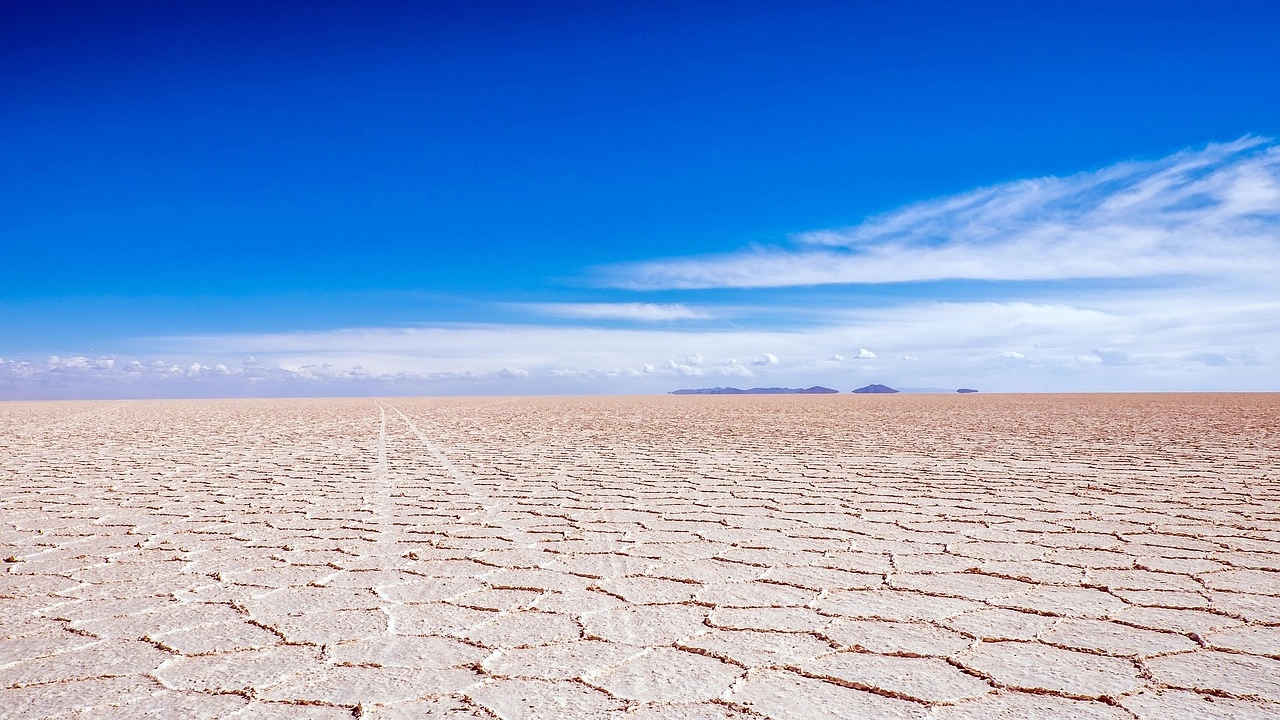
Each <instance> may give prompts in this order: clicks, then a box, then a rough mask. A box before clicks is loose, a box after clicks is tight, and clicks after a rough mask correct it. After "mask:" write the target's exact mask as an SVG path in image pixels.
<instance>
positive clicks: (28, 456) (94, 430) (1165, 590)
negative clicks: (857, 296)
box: [0, 395, 1280, 720]
mask: <svg viewBox="0 0 1280 720" xmlns="http://www.w3.org/2000/svg"><path fill="white" fill-rule="evenodd" d="M1278 430H1280V396H1278V395H1159V396H1156V395H1090V396H1084V395H1081V396H1051V395H1044V396H1026V395H1021V396H1019V395H1007V396H1001V395H988V396H983V395H967V396H958V397H951V396H906V395H897V396H887V397H882V396H835V397H832V396H815V397H788V396H783V397H636V398H515V399H513V398H469V399H393V400H384V401H375V400H279V401H200V402H193V401H188V402H104V403H8V404H0V511H2V515H0V557H3V558H4V561H3V563H0V608H2V609H3V612H0V718H94V717H99V718H105V717H121V718H123V717H130V718H136V717H178V716H182V717H201V718H203V717H208V718H218V717H233V718H237V717H238V718H251V717H279V718H295V717H296V718H330V717H332V718H338V717H358V718H401V717H403V718H409V717H413V718H430V717H475V718H495V717H497V718H619V719H621V718H628V717H634V718H776V719H778V720H783V719H788V718H824V717H830V718H844V717H877V718H880V717H883V718H933V719H935V720H944V719H946V718H970V717H972V718H1004V717H1010V718H1013V717H1032V716H1034V717H1038V718H1055V717H1060V718H1144V719H1145V718H1153V719H1154V718H1169V717H1205V718H1228V717H1230V718H1280V680H1278V679H1280V560H1277V558H1280V432H1278Z"/></svg>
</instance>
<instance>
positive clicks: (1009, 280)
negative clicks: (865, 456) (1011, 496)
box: [0, 2, 1280, 398]
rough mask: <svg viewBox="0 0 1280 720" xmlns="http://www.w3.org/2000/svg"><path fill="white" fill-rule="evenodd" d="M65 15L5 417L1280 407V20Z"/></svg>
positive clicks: (1035, 13) (50, 60) (738, 10)
mask: <svg viewBox="0 0 1280 720" xmlns="http://www.w3.org/2000/svg"><path fill="white" fill-rule="evenodd" d="M631 5H634V7H629V6H624V5H622V4H613V5H609V4H600V3H579V4H574V3H536V4H535V3H524V4H515V3H511V4H507V3H459V4H431V3H422V4H386V5H384V6H380V7H370V6H369V5H368V4H357V3H312V4H308V5H307V7H306V9H305V10H300V9H299V6H297V5H296V4H286V3H244V4H236V3H220V4H216V5H214V4H202V5H197V4H174V3H152V4H146V3H127V2H126V3H110V4H104V3H79V4H78V3H68V4H58V5H56V6H54V5H49V4H47V3H34V2H23V3H16V4H13V5H11V6H10V7H8V8H6V21H5V22H4V23H0V168H3V170H4V172H2V173H0V247H2V249H3V261H0V358H2V360H0V398H4V397H7V398H34V397H113V396H166V395H169V396H190V395H198V396H204V395H209V396H217V395H273V394H284V395H303V394H305V395H314V394H392V393H415V394H437V393H439V394H458V393H475V394H487V393H583V392H590V393H595V392H618V393H632V392H635V393H645V392H665V391H667V390H670V389H674V388H676V387H683V386H689V385H719V384H734V385H748V386H750V385H798V384H804V385H809V384H824V385H830V386H832V387H838V388H841V389H849V388H852V387H857V386H858V385H862V384H866V383H867V382H885V383H889V384H895V385H899V386H907V387H945V388H954V387H959V386H975V387H979V388H982V389H984V390H992V391H1048V390H1061V391H1077V390H1085V391H1088V390H1277V389H1280V388H1278V387H1277V386H1276V381H1275V380H1274V379H1273V378H1275V377H1280V368H1278V367H1277V365H1280V341H1278V340H1277V339H1276V338H1278V337H1280V321H1277V320H1275V319H1274V318H1276V317H1280V291H1277V289H1276V287H1275V282H1274V278H1275V277H1277V276H1280V275H1277V273H1280V150H1277V145H1276V143H1275V141H1274V140H1273V138H1276V137H1280V43H1276V42H1275V40H1274V35H1273V33H1274V28H1275V27H1276V26H1277V21H1280V8H1277V7H1276V6H1275V5H1274V4H1270V3H1261V2H1259V3H1215V4H1209V3H1177V2H1173V3H1170V2H1162V3H1126V4H1123V6H1120V5H1119V4H1114V3H1072V4H1068V5H1064V6H1062V7H1049V6H1047V5H1048V4H1044V3H1006V4H1001V3H874V4H873V3H865V4H853V3H810V4H805V5H804V6H803V7H800V8H798V9H797V8H794V7H785V6H783V5H782V4H779V3H733V4H728V3H643V4H631Z"/></svg>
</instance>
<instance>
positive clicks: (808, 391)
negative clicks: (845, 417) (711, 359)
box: [667, 385, 840, 395]
mask: <svg viewBox="0 0 1280 720" xmlns="http://www.w3.org/2000/svg"><path fill="white" fill-rule="evenodd" d="M838 392H840V391H839V390H832V389H831V388H828V387H822V386H821V385H814V386H813V387H809V388H784V387H771V388H751V389H750V390H741V389H739V388H735V387H713V388H686V389H683V390H672V391H671V392H669V393H667V394H668V395H829V394H831V393H838Z"/></svg>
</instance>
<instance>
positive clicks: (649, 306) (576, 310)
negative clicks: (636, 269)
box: [517, 302, 715, 322]
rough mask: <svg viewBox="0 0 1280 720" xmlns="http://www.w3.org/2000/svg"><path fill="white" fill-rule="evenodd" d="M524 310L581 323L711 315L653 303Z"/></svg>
mask: <svg viewBox="0 0 1280 720" xmlns="http://www.w3.org/2000/svg"><path fill="white" fill-rule="evenodd" d="M517 307H525V308H529V309H531V310H534V311H535V312H539V313H542V314H544V315H554V316H556V317H566V318H579V319H583V320H636V321H642V322H662V321H668V320H710V319H712V318H714V317H715V316H714V315H712V314H711V313H710V312H707V311H706V310H701V309H697V308H690V307H686V306H684V305H679V304H670V305H658V304H655V303H638V302H632V303H530V304H527V305H521V306H517Z"/></svg>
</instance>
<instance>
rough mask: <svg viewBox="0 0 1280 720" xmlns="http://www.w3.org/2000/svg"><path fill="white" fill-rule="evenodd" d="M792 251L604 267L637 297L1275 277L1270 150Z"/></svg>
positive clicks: (1102, 177)
mask: <svg viewBox="0 0 1280 720" xmlns="http://www.w3.org/2000/svg"><path fill="white" fill-rule="evenodd" d="M793 241H794V242H793V244H792V245H791V246H788V247H781V248H772V249H755V250H746V251H742V252H738V253H730V254H726V255H717V256H706V257H696V258H679V259H673V260H659V261H652V262H642V263H635V264H629V265H622V266H617V267H613V268H607V269H605V271H604V273H605V277H606V279H607V282H608V283H609V284H612V285H615V286H618V287H624V288H630V289H639V290H656V289H698V288H716V287H736V288H751V287H784V286H800V285H822V284H838V283H891V282H911V281H932V280H948V279H969V280H1057V279H1076V278H1135V277H1152V276H1169V275H1194V276H1200V277H1224V276H1239V275H1252V276H1258V275H1260V274H1263V273H1270V274H1275V273H1280V147H1277V146H1276V145H1275V144H1274V143H1273V142H1271V141H1270V140H1266V139H1261V138H1244V139H1241V140H1238V141H1236V142H1232V143H1226V144H1216V145H1209V146H1208V147H1206V148H1204V149H1202V150H1195V151H1191V150H1188V151H1184V152H1180V153H1177V154H1175V155H1171V156H1169V157H1166V158H1163V159H1161V160H1156V161H1147V162H1128V163H1121V164H1118V165H1113V166H1111V167H1107V168H1104V169H1102V170H1099V171H1096V172H1088V173H1080V174H1077V175H1072V176H1069V177H1064V178H1056V177H1048V178H1039V179H1034V180H1022V181H1018V182H1011V183H1005V184H1002V185H995V186H992V187H986V188H981V189H978V190H974V191H972V192H968V193H964V194H961V195H956V196H953V197H947V198H942V199H938V200H932V201H928V202H922V203H919V204H916V205H910V206H907V207H905V208H902V209H900V210H897V211H894V212H890V213H887V214H885V215H881V216H879V217H873V218H870V219H868V220H867V221H866V222H864V223H862V224H860V225H857V226H855V227H852V228H845V229H839V230H821V231H815V232H808V233H802V234H799V235H796V236H795V237H794V238H793Z"/></svg>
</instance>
